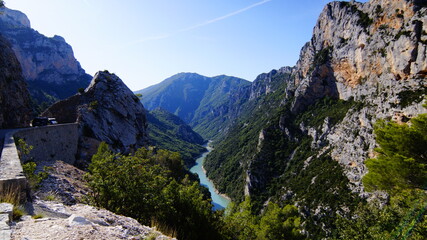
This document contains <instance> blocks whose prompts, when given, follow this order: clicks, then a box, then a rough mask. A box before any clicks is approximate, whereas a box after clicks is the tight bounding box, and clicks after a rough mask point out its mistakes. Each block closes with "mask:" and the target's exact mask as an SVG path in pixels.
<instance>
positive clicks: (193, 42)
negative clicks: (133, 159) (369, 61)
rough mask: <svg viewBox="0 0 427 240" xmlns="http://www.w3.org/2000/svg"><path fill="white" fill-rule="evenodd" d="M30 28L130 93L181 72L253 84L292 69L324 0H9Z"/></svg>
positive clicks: (324, 3)
mask: <svg viewBox="0 0 427 240" xmlns="http://www.w3.org/2000/svg"><path fill="white" fill-rule="evenodd" d="M5 2H6V6H7V7H9V8H11V9H16V10H20V11H22V12H24V13H25V14H27V16H28V17H29V19H30V21H31V24H32V27H33V28H34V29H36V30H37V31H39V32H40V33H42V34H44V35H46V36H49V37H51V36H53V35H60V36H62V37H64V38H65V40H66V41H67V42H68V43H69V44H70V45H71V46H72V47H73V50H74V53H75V57H76V58H77V60H79V62H80V63H81V65H82V67H83V68H84V69H85V70H86V72H87V73H89V74H91V75H93V74H95V72H97V71H99V70H105V69H106V70H109V71H110V72H114V73H116V74H117V75H118V76H119V77H120V78H122V79H123V81H124V82H125V83H126V84H127V85H128V86H129V87H130V88H131V89H132V90H134V91H135V90H139V89H142V88H145V87H148V86H150V85H153V84H156V83H158V82H160V81H162V80H164V79H165V78H167V77H170V76H172V75H174V74H176V73H179V72H197V73H199V74H202V75H206V76H216V75H221V74H226V75H232V76H236V77H241V78H244V79H247V80H249V81H253V80H254V79H255V78H256V76H257V75H258V74H260V73H263V72H268V71H270V70H271V69H277V68H280V67H282V66H293V65H295V63H296V61H297V60H298V56H299V52H300V49H301V47H302V46H303V45H304V43H305V42H307V41H309V40H310V38H311V34H312V30H313V26H314V25H315V23H316V20H317V17H318V16H319V14H320V12H321V11H322V9H323V7H324V6H325V5H326V4H327V3H328V2H329V1H326V0H298V1H296V0H292V1H288V0H125V1H117V0H115V1H112V0H74V1H70V0H37V1H34V0H9V1H7V0H6V1H5Z"/></svg>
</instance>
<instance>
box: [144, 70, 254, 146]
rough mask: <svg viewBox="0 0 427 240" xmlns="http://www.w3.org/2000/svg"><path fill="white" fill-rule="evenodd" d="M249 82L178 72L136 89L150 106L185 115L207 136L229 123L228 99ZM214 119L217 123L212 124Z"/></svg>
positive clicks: (206, 137)
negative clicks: (158, 81) (157, 82)
mask: <svg viewBox="0 0 427 240" xmlns="http://www.w3.org/2000/svg"><path fill="white" fill-rule="evenodd" d="M250 84H251V83H250V82H249V81H247V80H244V79H241V78H236V77H231V76H225V75H221V76H216V77H206V76H202V75H199V74H196V73H179V74H176V75H174V76H172V77H170V78H168V79H166V80H164V81H163V82H161V83H159V84H156V85H154V86H151V87H148V88H146V89H143V90H140V91H137V92H136V93H140V94H142V103H143V104H144V106H145V107H146V108H147V109H148V110H153V109H156V108H162V109H165V110H167V111H169V112H171V113H174V114H175V115H177V116H179V117H180V118H181V119H183V120H184V121H185V122H186V123H187V124H189V125H190V126H192V127H193V128H194V129H195V130H196V132H198V133H199V134H200V135H202V137H204V138H205V139H211V138H212V137H215V136H216V135H217V134H218V132H219V131H220V130H221V129H224V128H225V126H226V125H228V124H229V121H228V116H227V114H228V112H229V107H228V106H227V105H228V102H230V99H231V98H232V97H233V96H232V93H235V92H238V91H239V89H243V88H247V87H249V86H250ZM212 122H215V124H209V123H212Z"/></svg>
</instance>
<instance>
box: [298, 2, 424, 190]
mask: <svg viewBox="0 0 427 240" xmlns="http://www.w3.org/2000/svg"><path fill="white" fill-rule="evenodd" d="M426 11H427V9H426V7H425V4H424V6H422V4H421V3H420V1H406V0H399V1H391V0H372V1H370V2H367V3H363V4H362V3H357V2H355V3H351V2H332V3H330V4H328V5H327V6H326V7H325V8H324V10H323V12H322V13H321V15H320V17H319V20H318V22H317V24H316V26H315V27H314V30H313V37H312V39H311V41H310V42H309V43H307V44H306V45H305V46H304V48H303V49H302V51H301V57H300V60H299V61H298V63H297V65H296V70H295V80H294V86H292V87H291V88H292V89H295V92H294V96H292V97H293V99H294V100H293V102H292V104H293V105H292V110H293V111H295V112H298V111H303V109H305V108H306V107H307V106H308V105H310V104H313V103H314V102H315V101H316V100H317V99H320V98H322V97H325V96H329V97H333V98H339V99H342V100H350V99H353V100H355V101H358V102H362V103H363V108H361V109H359V110H357V111H350V112H348V114H347V115H346V116H345V118H344V119H343V121H342V122H341V123H340V124H338V125H336V126H333V127H331V126H325V127H324V128H323V129H316V130H315V129H312V130H311V133H312V134H311V136H312V137H313V138H314V140H313V141H315V142H317V144H318V145H317V146H321V145H327V148H328V149H331V151H332V152H331V156H332V157H333V159H335V160H337V161H338V162H339V163H340V164H341V165H342V166H344V167H345V171H346V175H347V176H348V177H349V179H350V180H351V182H352V183H354V184H355V186H357V187H356V189H358V190H357V191H362V188H361V187H362V186H361V181H360V180H361V177H362V176H363V175H364V174H365V173H366V168H365V167H364V164H363V162H364V160H365V159H366V158H367V157H368V156H369V155H370V154H371V155H372V153H373V149H374V147H375V140H374V136H373V133H372V130H373V128H372V123H373V122H375V120H376V119H380V118H392V117H393V116H394V115H396V114H402V115H404V116H406V117H409V118H410V117H412V116H415V115H417V114H419V113H422V112H425V109H424V108H423V107H422V106H421V104H422V100H423V96H425V94H426V93H427V82H426V76H427V75H426V74H427V61H426V57H427V51H426V50H427V16H426ZM355 129H357V131H354V130H355ZM307 131H308V129H307ZM362 146H365V147H364V148H365V149H363V148H362ZM366 150H368V151H366Z"/></svg>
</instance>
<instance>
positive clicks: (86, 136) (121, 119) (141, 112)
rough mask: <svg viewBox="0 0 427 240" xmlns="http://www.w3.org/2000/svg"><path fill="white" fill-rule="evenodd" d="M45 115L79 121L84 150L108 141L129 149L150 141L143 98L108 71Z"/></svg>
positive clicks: (52, 107) (115, 147)
mask: <svg viewBox="0 0 427 240" xmlns="http://www.w3.org/2000/svg"><path fill="white" fill-rule="evenodd" d="M42 115H43V116H49V117H55V118H57V120H58V122H59V123H66V122H77V123H78V124H79V131H80V141H81V146H80V147H81V150H82V149H84V148H87V149H91V151H93V150H95V151H96V146H95V147H93V146H91V145H97V143H99V142H100V141H104V142H106V143H108V144H109V145H111V147H112V148H113V149H114V150H116V151H120V152H124V153H126V152H129V151H132V150H135V149H137V148H139V147H142V146H145V144H146V141H147V130H146V129H147V121H146V115H145V109H144V107H143V106H142V104H141V102H140V101H139V98H138V97H136V96H135V95H134V94H133V92H132V91H131V90H130V89H129V88H128V87H127V86H126V85H125V84H124V83H123V81H122V80H121V79H120V78H119V77H117V76H116V75H114V74H110V73H109V72H107V71H104V72H98V73H97V74H96V75H95V77H94V78H93V79H92V81H91V83H90V85H89V86H88V87H87V88H86V90H84V92H82V93H79V94H77V95H75V96H72V97H70V98H68V99H66V100H63V101H60V102H58V103H55V104H54V105H52V106H51V107H50V108H48V109H47V110H46V111H45V112H44V113H43V114H42ZM82 154H83V155H85V153H82ZM88 154H89V155H90V153H88ZM83 157H86V156H83Z"/></svg>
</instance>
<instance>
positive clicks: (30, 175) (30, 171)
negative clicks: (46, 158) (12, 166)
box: [22, 162, 50, 189]
mask: <svg viewBox="0 0 427 240" xmlns="http://www.w3.org/2000/svg"><path fill="white" fill-rule="evenodd" d="M22 169H23V170H24V174H25V177H27V180H28V183H29V184H30V186H31V188H35V189H37V188H39V187H40V183H41V182H42V181H43V180H44V179H46V178H47V177H48V176H49V173H48V171H49V170H50V168H49V167H44V171H40V172H38V173H37V174H36V169H37V164H36V163H35V162H27V163H25V164H23V165H22Z"/></svg>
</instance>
